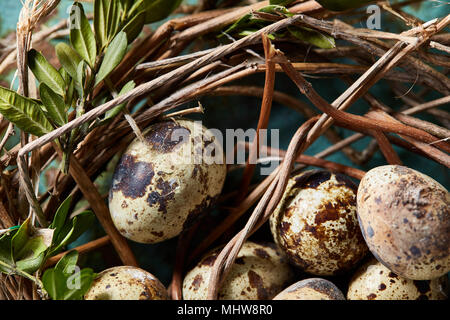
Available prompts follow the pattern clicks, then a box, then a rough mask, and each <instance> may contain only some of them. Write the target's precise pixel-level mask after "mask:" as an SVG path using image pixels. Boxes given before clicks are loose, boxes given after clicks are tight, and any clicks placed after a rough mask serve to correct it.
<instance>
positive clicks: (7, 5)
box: [0, 0, 450, 284]
mask: <svg viewBox="0 0 450 320" xmlns="http://www.w3.org/2000/svg"><path fill="white" fill-rule="evenodd" d="M190 2H192V3H194V2H195V0H192V1H190ZM71 3H72V1H70V0H63V1H61V5H60V6H59V11H58V18H64V19H65V18H66V17H67V8H69V6H70V5H71ZM84 5H85V6H86V11H88V12H89V11H92V6H91V5H89V4H84ZM20 7H21V3H20V0H0V36H4V35H5V34H7V33H8V32H10V31H11V30H13V29H14V28H15V26H16V23H17V18H18V15H19V12H20ZM448 8H449V6H448V5H447V6H445V5H439V4H438V3H437V2H434V1H428V2H427V3H425V4H424V5H422V7H420V8H417V9H409V10H408V11H409V12H410V13H412V14H414V15H418V16H419V17H420V18H421V19H423V20H430V19H433V18H435V17H442V16H444V15H445V14H447V13H448ZM55 21H57V20H56V19H54V20H52V21H50V22H49V24H52V23H55ZM382 26H383V29H385V30H389V31H394V30H399V29H400V28H403V27H404V26H403V25H402V23H401V22H399V21H398V20H397V19H396V18H393V17H392V16H389V15H387V16H386V17H385V19H384V20H383V24H382ZM385 26H388V27H385ZM277 77H278V78H277V82H276V88H277V89H278V90H280V91H283V92H285V93H288V94H291V95H293V96H296V97H298V98H299V99H300V100H302V101H303V102H305V103H309V102H308V101H307V100H306V99H305V98H304V97H302V96H300V95H299V93H298V90H297V89H296V87H295V86H294V85H293V84H292V83H291V82H290V81H289V80H288V79H287V78H286V77H285V76H283V75H281V74H279V75H277ZM309 81H310V82H311V83H312V84H313V86H314V88H316V90H317V91H318V92H319V93H320V94H321V95H322V96H323V97H325V98H326V99H327V100H328V101H333V100H334V99H335V98H337V97H338V96H339V95H340V94H341V93H342V92H343V91H344V90H345V89H346V85H345V84H344V83H342V82H341V81H338V80H336V79H332V78H321V79H313V78H309ZM239 84H242V85H260V86H262V85H263V84H264V78H263V76H262V75H258V76H252V77H248V78H246V79H242V80H240V81H239ZM414 90H415V89H413V91H414ZM388 92H389V88H388V87H387V85H386V84H378V85H376V86H374V87H373V88H372V89H371V93H373V94H374V95H375V96H376V97H379V98H380V99H381V100H382V101H383V102H384V103H386V104H387V105H389V106H391V107H392V108H395V109H398V108H399V107H401V106H402V103H401V100H400V99H398V98H395V97H392V96H391V95H388V94H387V93H388ZM426 98H427V99H432V98H436V96H434V97H432V96H428V97H426ZM201 102H202V104H203V106H204V107H205V108H206V113H205V115H204V117H203V118H202V120H203V121H204V123H205V125H206V126H208V127H211V128H219V129H225V128H243V129H248V128H254V127H256V125H257V122H258V119H257V112H256V111H255V110H256V109H257V108H259V106H260V100H259V99H254V98H249V97H222V98H214V99H213V98H202V99H201ZM188 106H189V107H194V106H196V102H192V103H189V104H188ZM447 107H448V106H447ZM367 109H368V106H367V104H366V103H365V102H364V101H361V100H360V101H358V102H357V103H356V104H355V105H354V106H352V108H351V109H350V110H349V111H350V112H352V113H357V114H362V113H363V112H365V111H366V110H367ZM447 110H448V108H447ZM303 121H304V119H303V118H302V116H300V115H299V114H298V113H296V112H294V111H292V110H290V109H288V108H286V107H285V106H281V105H278V104H276V103H275V104H274V106H273V111H272V114H271V119H270V123H269V128H274V129H280V138H281V145H280V147H281V148H283V149H286V148H287V146H288V143H289V141H290V139H291V137H292V136H293V134H294V133H295V131H296V129H297V127H298V126H299V125H300V124H301V123H303ZM338 131H339V132H340V133H341V134H342V135H343V136H344V137H347V136H349V135H351V134H352V132H350V131H348V130H344V129H338ZM368 140H369V138H365V139H363V140H362V141H360V142H358V143H355V144H354V145H353V146H354V147H355V148H356V149H358V150H362V149H363V148H364V147H365V146H366V145H367V142H368ZM330 145H331V144H330V143H329V142H328V140H327V139H326V138H324V137H321V138H319V140H318V141H317V142H316V143H314V144H313V145H312V146H311V147H310V148H309V149H308V150H307V152H306V154H308V155H313V154H315V153H317V152H319V151H322V150H323V149H325V148H326V147H328V146H330ZM394 148H395V150H396V151H397V152H398V153H399V156H400V158H401V159H402V160H403V161H404V164H405V165H407V166H409V167H412V168H414V169H416V170H419V171H421V172H423V173H425V174H427V175H429V176H431V177H433V178H434V179H436V180H437V181H439V182H440V183H442V184H443V185H444V186H445V187H446V188H447V189H449V188H450V178H449V171H448V170H447V169H446V168H444V167H443V166H440V165H438V164H436V163H434V162H433V161H430V160H427V159H425V158H423V157H419V156H417V155H415V154H412V153H410V152H407V151H405V150H403V149H401V148H397V147H394ZM327 159H329V160H332V161H335V162H338V163H342V164H346V165H352V163H350V161H349V160H348V159H347V158H346V157H345V156H344V155H343V154H342V153H341V152H338V153H336V154H334V155H332V156H330V157H328V158H327ZM385 163H386V162H385V160H384V158H383V156H382V155H381V153H380V152H377V153H376V154H375V156H374V157H373V158H372V160H371V161H370V162H369V163H368V164H367V165H365V166H362V167H360V169H363V170H368V169H370V168H373V167H375V166H378V165H383V164H385ZM240 174H241V172H239V171H238V172H235V173H233V174H230V175H229V177H228V179H227V185H226V186H225V190H224V192H227V191H231V190H233V189H234V188H235V186H236V183H237V182H238V181H239V177H240ZM110 180H111V174H110V173H109V174H105V175H103V176H102V178H101V179H100V180H99V181H98V182H99V184H100V185H103V189H105V190H107V188H108V186H109V183H110ZM257 180H258V177H256V176H255V182H256V181H257ZM43 181H45V179H43ZM42 190H43V189H42ZM215 214H217V212H216V213H215ZM265 231H267V230H265ZM261 233H262V232H260V234H261ZM101 235H103V230H102V228H101V227H100V226H98V225H97V226H96V227H95V228H94V229H93V230H90V231H89V232H87V233H85V234H84V235H83V236H82V238H80V239H79V240H78V241H77V243H75V244H74V245H73V246H76V245H79V244H82V243H85V242H87V241H89V240H91V239H94V238H97V237H99V236H101ZM199 237H200V236H199ZM131 246H132V248H133V250H134V252H135V254H136V256H137V257H138V259H139V262H140V264H141V265H142V266H143V267H144V268H146V269H147V270H149V271H150V272H152V273H154V274H155V275H156V276H157V277H158V278H160V279H161V280H162V281H163V282H164V283H165V284H168V283H169V281H170V276H171V272H172V265H173V262H174V258H175V247H176V239H172V240H169V241H166V242H163V243H160V244H156V245H141V244H137V243H131ZM111 256H114V254H112V251H111ZM104 258H105V257H101V256H100V254H99V253H98V252H97V253H94V254H89V255H87V256H84V257H83V258H82V259H83V260H82V262H83V263H84V264H85V265H89V266H92V267H93V268H94V269H95V270H96V271H100V270H102V269H104V268H105V266H107V265H108V261H105V259H104Z"/></svg>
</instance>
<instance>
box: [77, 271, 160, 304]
mask: <svg viewBox="0 0 450 320" xmlns="http://www.w3.org/2000/svg"><path fill="white" fill-rule="evenodd" d="M84 299H85V300H167V299H168V294H167V290H166V288H165V287H164V285H163V284H162V283H161V282H160V281H159V280H158V279H157V278H155V277H154V276H153V275H152V274H151V273H149V272H147V271H145V270H142V269H140V268H136V267H131V266H120V267H113V268H109V269H106V270H104V271H102V272H100V273H99V274H98V275H97V277H96V278H95V279H94V282H93V283H92V286H91V288H90V289H89V291H88V292H87V293H86V294H85V297H84Z"/></svg>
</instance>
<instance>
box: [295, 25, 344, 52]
mask: <svg viewBox="0 0 450 320" xmlns="http://www.w3.org/2000/svg"><path fill="white" fill-rule="evenodd" d="M288 30H289V32H290V33H291V34H292V35H293V36H294V37H296V38H297V39H299V40H301V41H303V42H306V43H310V44H313V45H315V46H317V47H319V48H322V49H332V48H334V47H336V43H335V41H334V38H333V37H331V36H328V35H324V34H322V33H320V32H318V31H316V30H313V29H310V28H294V27H289V28H288Z"/></svg>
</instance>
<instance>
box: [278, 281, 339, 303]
mask: <svg viewBox="0 0 450 320" xmlns="http://www.w3.org/2000/svg"><path fill="white" fill-rule="evenodd" d="M273 300H345V296H344V295H343V293H342V292H341V290H339V288H338V287H336V286H335V285H334V284H333V283H332V282H330V281H328V280H325V279H321V278H311V279H305V280H301V281H299V282H296V283H294V284H293V285H291V286H289V287H288V288H286V289H284V290H283V291H282V292H280V293H279V294H277V295H276V296H275V298H273Z"/></svg>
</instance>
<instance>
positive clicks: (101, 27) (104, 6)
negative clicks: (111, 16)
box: [94, 0, 112, 48]
mask: <svg viewBox="0 0 450 320" xmlns="http://www.w3.org/2000/svg"><path fill="white" fill-rule="evenodd" d="M110 3H112V1H110V0H95V2H94V30H95V37H96V39H97V42H98V44H99V47H100V48H103V47H105V46H106V45H107V43H108V35H107V18H108V11H109V5H110Z"/></svg>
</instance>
